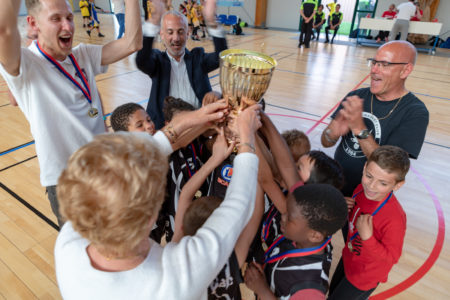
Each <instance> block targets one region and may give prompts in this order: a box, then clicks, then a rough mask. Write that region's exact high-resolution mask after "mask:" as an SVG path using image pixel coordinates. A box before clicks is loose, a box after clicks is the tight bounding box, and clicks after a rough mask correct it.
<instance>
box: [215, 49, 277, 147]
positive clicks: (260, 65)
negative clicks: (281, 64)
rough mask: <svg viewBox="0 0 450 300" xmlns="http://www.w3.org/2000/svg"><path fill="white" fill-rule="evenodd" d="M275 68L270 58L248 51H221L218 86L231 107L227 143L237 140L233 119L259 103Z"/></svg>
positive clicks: (273, 61)
mask: <svg viewBox="0 0 450 300" xmlns="http://www.w3.org/2000/svg"><path fill="white" fill-rule="evenodd" d="M276 65H277V62H276V60H275V59H273V58H271V57H270V56H267V55H265V54H262V53H258V52H254V51H250V50H241V49H228V50H224V51H222V52H220V86H221V88H222V94H223V98H224V99H227V101H228V104H229V106H230V108H231V112H230V115H229V117H228V119H227V120H226V130H225V132H226V135H227V138H228V139H229V140H231V139H235V138H237V130H236V128H235V122H234V120H235V118H236V117H237V115H238V114H239V112H240V111H242V110H244V109H245V108H246V107H248V106H250V105H252V104H255V103H257V102H259V101H260V100H261V98H262V96H263V95H264V93H265V92H266V90H267V88H268V87H269V83H270V79H271V78H272V74H273V71H274V69H275V67H276Z"/></svg>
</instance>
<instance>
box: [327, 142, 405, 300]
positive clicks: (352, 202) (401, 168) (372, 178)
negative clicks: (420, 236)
mask: <svg viewBox="0 0 450 300" xmlns="http://www.w3.org/2000/svg"><path fill="white" fill-rule="evenodd" d="M409 165H410V162H409V158H408V154H407V153H406V152H405V151H404V150H402V149H400V148H399V147H396V146H388V145H386V146H381V147H379V148H377V149H376V150H375V151H373V153H372V154H371V155H370V157H369V159H368V160H367V163H366V165H365V167H364V170H363V176H362V179H361V184H360V185H359V186H358V187H357V188H356V189H355V191H354V192H353V197H352V198H347V205H348V207H349V211H350V213H349V215H348V224H349V225H348V226H349V233H348V236H347V241H346V244H345V247H344V249H343V250H342V258H341V260H340V261H339V264H338V266H337V268H336V271H335V273H334V275H333V279H332V280H331V284H330V296H329V298H328V299H349V300H350V299H367V298H368V297H369V295H370V294H371V293H372V292H373V291H374V290H375V288H376V287H377V286H378V284H379V283H380V282H386V281H387V278H388V274H389V271H390V270H391V269H392V266H393V265H394V264H395V263H397V262H398V260H399V258H400V256H401V254H402V248H403V239H404V237H405V232H406V215H405V212H404V211H403V209H402V206H401V205H400V203H399V202H398V201H397V198H396V197H395V196H394V195H393V191H396V190H398V189H399V188H400V187H401V186H402V185H403V184H404V183H405V176H406V173H408V170H409Z"/></svg>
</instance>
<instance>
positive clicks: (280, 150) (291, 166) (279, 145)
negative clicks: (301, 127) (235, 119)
mask: <svg viewBox="0 0 450 300" xmlns="http://www.w3.org/2000/svg"><path fill="white" fill-rule="evenodd" d="M260 115H261V123H262V125H263V126H262V127H261V131H262V133H263V134H264V135H265V137H266V138H267V140H268V141H269V146H270V150H272V154H273V156H274V158H275V163H276V165H277V167H278V170H279V171H280V173H281V177H282V178H283V181H284V182H285V183H286V185H287V187H288V188H291V187H292V186H293V185H294V184H296V183H297V182H299V181H300V176H299V175H298V173H297V166H296V165H295V162H294V158H293V157H292V154H291V153H290V151H289V147H288V146H287V144H286V141H285V140H284V139H283V137H282V136H281V135H280V133H279V132H278V130H277V128H276V127H275V125H274V124H273V123H272V121H271V120H270V118H269V117H268V116H267V115H266V114H265V113H264V112H261V114H260Z"/></svg>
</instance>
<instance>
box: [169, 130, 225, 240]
mask: <svg viewBox="0 0 450 300" xmlns="http://www.w3.org/2000/svg"><path fill="white" fill-rule="evenodd" d="M233 148H234V143H231V144H230V145H229V146H228V145H227V140H226V138H225V135H224V133H223V128H221V129H220V130H219V135H218V136H217V139H216V141H215V143H214V146H213V154H212V156H211V157H210V158H209V159H208V161H207V162H206V163H205V164H204V165H203V166H202V167H201V168H200V170H198V171H197V172H196V173H195V175H194V176H192V178H191V179H189V180H188V182H187V183H186V184H185V185H184V187H183V189H182V190H181V194H180V198H179V201H178V208H177V213H176V214H175V233H174V235H173V238H172V241H174V242H175V243H177V242H178V241H179V240H180V239H181V238H182V237H183V230H182V224H183V218H184V214H185V212H186V210H187V209H188V207H189V205H191V203H192V199H194V195H195V193H196V192H197V191H198V190H199V189H200V187H201V186H202V184H203V183H204V182H205V180H206V178H207V177H208V176H209V175H210V174H211V172H212V171H213V170H214V169H215V168H217V167H218V166H219V165H220V164H221V163H222V162H223V161H224V160H225V158H227V157H228V156H230V154H231V152H232V151H233Z"/></svg>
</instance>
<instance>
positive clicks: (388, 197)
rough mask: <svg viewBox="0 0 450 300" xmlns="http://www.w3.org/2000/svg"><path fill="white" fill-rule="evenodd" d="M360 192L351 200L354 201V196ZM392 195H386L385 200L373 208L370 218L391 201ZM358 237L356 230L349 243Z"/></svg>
mask: <svg viewBox="0 0 450 300" xmlns="http://www.w3.org/2000/svg"><path fill="white" fill-rule="evenodd" d="M361 192H362V191H360V192H358V193H356V194H355V195H354V196H353V199H355V198H356V196H357V195H359V194H360V193H361ZM392 194H393V193H392V192H390V193H389V195H387V196H386V198H384V200H383V201H381V202H380V203H379V204H378V206H377V207H376V208H375V210H374V211H373V213H372V214H371V215H372V216H375V215H376V214H377V213H378V212H379V211H380V209H381V208H382V207H383V206H384V205H385V204H386V203H387V202H388V201H389V199H391V197H392ZM358 235H359V233H358V230H356V232H355V233H354V234H353V235H352V236H351V237H350V242H351V241H353V240H354V239H355V238H356V237H357V236H358Z"/></svg>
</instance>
